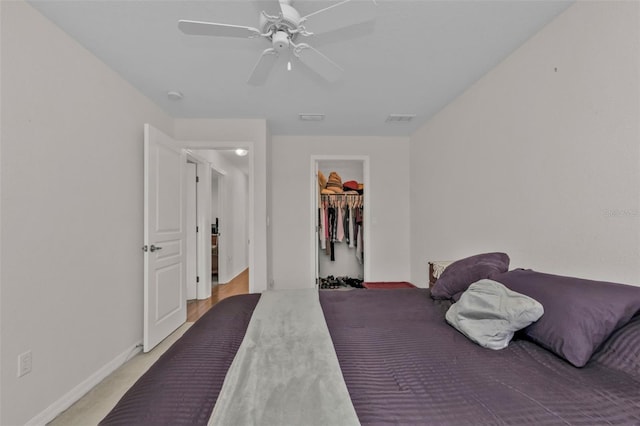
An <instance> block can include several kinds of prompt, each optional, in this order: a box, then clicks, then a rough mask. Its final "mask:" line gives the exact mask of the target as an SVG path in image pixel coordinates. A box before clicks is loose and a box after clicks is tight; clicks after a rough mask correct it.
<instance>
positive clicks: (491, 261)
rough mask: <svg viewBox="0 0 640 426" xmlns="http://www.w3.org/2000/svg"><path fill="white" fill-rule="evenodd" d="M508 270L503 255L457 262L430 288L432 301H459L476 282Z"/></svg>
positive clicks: (480, 255)
mask: <svg viewBox="0 0 640 426" xmlns="http://www.w3.org/2000/svg"><path fill="white" fill-rule="evenodd" d="M508 269H509V256H507V255H506V254H505V253H484V254H477V255H475V256H471V257H466V258H464V259H460V260H457V261H455V262H453V263H452V264H451V265H449V266H447V267H446V269H445V270H444V271H443V272H442V274H441V275H440V278H438V280H437V281H436V283H435V285H434V286H433V287H432V288H431V297H433V298H434V299H454V298H455V299H459V298H460V294H462V292H463V291H465V290H466V289H467V288H469V286H470V285H471V284H473V283H475V282H476V281H480V280H482V279H485V278H491V276H492V275H494V274H499V273H501V272H506V271H507V270H508Z"/></svg>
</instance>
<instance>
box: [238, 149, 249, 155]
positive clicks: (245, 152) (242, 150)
mask: <svg viewBox="0 0 640 426" xmlns="http://www.w3.org/2000/svg"><path fill="white" fill-rule="evenodd" d="M235 153H236V155H237V156H238V157H244V156H245V155H247V154H248V153H249V150H246V149H244V148H238V149H236V151H235Z"/></svg>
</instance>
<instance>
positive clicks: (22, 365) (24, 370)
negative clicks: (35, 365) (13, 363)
mask: <svg viewBox="0 0 640 426" xmlns="http://www.w3.org/2000/svg"><path fill="white" fill-rule="evenodd" d="M31 363H32V358H31V351H26V352H24V353H21V354H20V355H18V377H22V376H24V375H25V374H29V373H31Z"/></svg>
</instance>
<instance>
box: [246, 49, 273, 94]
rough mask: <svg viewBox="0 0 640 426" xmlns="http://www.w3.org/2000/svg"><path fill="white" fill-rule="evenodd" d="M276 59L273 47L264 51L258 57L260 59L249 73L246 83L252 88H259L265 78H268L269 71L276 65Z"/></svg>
mask: <svg viewBox="0 0 640 426" xmlns="http://www.w3.org/2000/svg"><path fill="white" fill-rule="evenodd" d="M277 59H278V51H277V50H276V49H274V48H273V47H270V48H268V49H266V50H265V51H264V52H262V55H260V59H258V63H257V64H256V66H255V67H253V71H252V72H251V76H249V80H247V83H249V84H251V85H253V86H261V85H263V84H264V82H265V81H267V77H269V73H270V72H271V69H272V68H273V66H274V65H275V63H276V60H277Z"/></svg>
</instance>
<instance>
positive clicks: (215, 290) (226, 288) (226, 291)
mask: <svg viewBox="0 0 640 426" xmlns="http://www.w3.org/2000/svg"><path fill="white" fill-rule="evenodd" d="M247 293H249V269H248V268H247V269H245V270H244V271H242V272H241V273H240V274H238V275H237V276H236V277H235V278H234V279H232V280H231V281H229V282H228V283H226V284H217V285H213V286H212V288H211V297H209V298H208V299H203V300H189V301H187V322H195V321H196V320H197V319H198V318H200V317H201V316H202V315H204V314H205V313H206V312H207V311H208V310H209V309H211V308H212V307H213V306H214V305H215V304H216V303H218V302H219V301H221V300H223V299H226V298H227V297H230V296H235V295H237V294H247Z"/></svg>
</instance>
